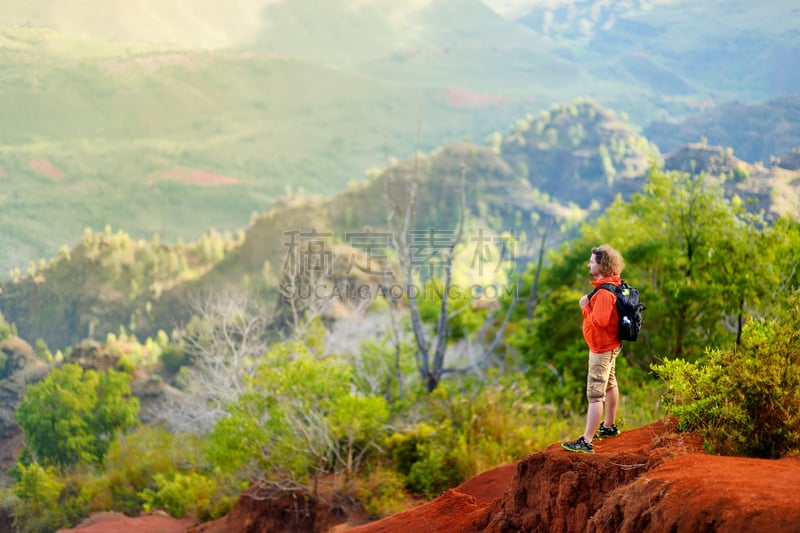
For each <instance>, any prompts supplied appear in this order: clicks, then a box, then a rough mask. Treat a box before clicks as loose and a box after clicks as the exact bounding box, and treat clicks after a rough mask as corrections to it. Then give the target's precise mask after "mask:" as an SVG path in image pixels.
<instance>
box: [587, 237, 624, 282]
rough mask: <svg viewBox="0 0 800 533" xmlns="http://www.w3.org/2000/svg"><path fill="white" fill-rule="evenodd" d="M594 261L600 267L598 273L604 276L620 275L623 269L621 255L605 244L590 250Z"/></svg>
mask: <svg viewBox="0 0 800 533" xmlns="http://www.w3.org/2000/svg"><path fill="white" fill-rule="evenodd" d="M592 254H594V260H595V261H597V264H598V265H600V273H601V274H602V275H604V276H613V275H614V274H616V275H620V274H622V270H623V269H624V268H625V261H623V259H622V254H620V253H619V252H618V251H616V250H615V249H614V248H612V247H610V246H609V245H607V244H603V245H601V246H597V247H595V248H592Z"/></svg>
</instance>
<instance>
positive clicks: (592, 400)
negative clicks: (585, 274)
mask: <svg viewBox="0 0 800 533" xmlns="http://www.w3.org/2000/svg"><path fill="white" fill-rule="evenodd" d="M588 266H589V275H590V276H591V277H592V285H594V287H595V290H594V291H593V292H592V293H589V294H584V295H583V296H581V299H580V301H579V303H580V306H581V312H582V313H583V338H584V339H585V340H586V344H588V345H589V373H588V376H587V378H586V398H587V399H588V400H589V408H588V410H587V413H586V429H585V430H584V432H583V435H581V436H580V437H578V439H577V440H574V441H570V442H562V443H561V446H562V447H563V448H564V449H565V450H569V451H571V452H582V453H594V447H593V446H592V439H593V438H608V437H616V436H617V435H619V429H617V426H616V424H615V422H616V416H617V406H618V405H619V387H618V386H617V378H616V375H615V372H614V369H615V366H616V360H617V356H618V355H619V353H620V352H621V351H622V342H620V340H619V324H618V320H619V315H618V312H617V297H616V296H615V295H614V293H612V292H611V291H609V290H598V287H600V286H601V285H603V284H604V283H610V284H612V285H620V284H621V283H622V278H620V274H622V269H623V268H625V263H624V261H623V260H622V255H620V253H619V252H618V251H616V250H615V249H613V248H611V247H610V246H608V245H603V246H598V247H597V248H592V253H591V255H590V256H589V265H588ZM604 406H605V418H604V417H603V407H604ZM598 424H600V427H599V429H598V427H597V425H598Z"/></svg>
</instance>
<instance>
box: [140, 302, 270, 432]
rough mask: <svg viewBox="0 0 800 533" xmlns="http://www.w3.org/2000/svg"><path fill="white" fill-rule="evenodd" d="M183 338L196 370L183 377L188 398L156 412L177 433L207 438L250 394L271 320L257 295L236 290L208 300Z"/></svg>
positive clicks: (177, 399)
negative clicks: (248, 382) (250, 379)
mask: <svg viewBox="0 0 800 533" xmlns="http://www.w3.org/2000/svg"><path fill="white" fill-rule="evenodd" d="M192 305H193V316H194V318H193V319H192V320H191V321H190V323H189V324H188V325H187V326H186V328H185V330H184V333H183V343H184V349H185V351H186V353H187V355H188V357H189V361H190V362H191V365H190V366H189V367H187V371H185V373H183V374H181V375H180V376H179V377H178V383H179V385H180V387H181V389H182V390H183V394H182V395H180V396H176V397H170V398H168V399H167V400H165V401H164V402H162V403H161V404H160V405H158V406H156V409H157V410H158V411H159V412H158V416H159V417H161V418H163V419H165V420H167V422H168V423H169V425H170V426H171V427H172V428H173V429H175V430H178V431H189V432H193V433H199V434H203V433H206V432H208V431H210V430H211V428H212V427H213V425H214V423H216V421H217V420H219V419H220V418H222V417H223V416H225V415H226V413H227V411H226V409H227V407H228V406H229V405H230V404H231V403H233V402H235V401H236V400H237V399H238V398H239V396H241V394H243V393H244V391H245V386H246V380H247V377H248V376H252V375H254V373H255V371H256V368H257V364H256V363H257V361H258V359H259V358H261V357H262V356H263V354H264V353H265V352H266V351H267V348H268V339H267V329H268V325H269V315H268V314H267V313H266V311H265V310H264V308H263V307H262V306H261V305H260V304H259V302H258V300H257V299H256V298H254V297H253V296H252V295H250V294H248V293H246V292H243V291H237V290H227V291H225V292H222V293H218V294H212V293H208V294H204V295H201V296H198V297H196V298H195V300H194V302H193V304H192Z"/></svg>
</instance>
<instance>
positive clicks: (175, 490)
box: [141, 472, 235, 521]
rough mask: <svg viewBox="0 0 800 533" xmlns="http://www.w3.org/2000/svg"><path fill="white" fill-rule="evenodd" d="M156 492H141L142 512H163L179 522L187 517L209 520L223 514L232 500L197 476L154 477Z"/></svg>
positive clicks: (210, 480)
mask: <svg viewBox="0 0 800 533" xmlns="http://www.w3.org/2000/svg"><path fill="white" fill-rule="evenodd" d="M154 480H155V483H156V485H157V488H156V489H155V490H150V489H145V490H144V491H142V494H141V497H142V500H143V501H144V502H145V505H144V510H145V511H148V512H149V511H151V510H153V509H157V508H159V509H166V510H167V511H168V512H169V514H170V515H172V516H174V517H176V518H180V517H182V516H185V515H187V514H191V515H192V516H194V517H196V518H198V519H199V520H202V521H207V520H213V519H215V518H219V517H220V516H222V515H224V514H225V513H227V512H228V511H229V510H230V508H231V507H232V505H233V502H234V501H235V498H234V497H232V496H226V495H224V494H223V493H222V491H221V489H220V487H219V486H218V485H217V481H216V480H215V479H214V478H213V477H207V476H204V475H202V474H200V473H197V472H188V473H186V474H182V473H180V472H176V473H175V474H173V475H165V474H156V475H155V476H154Z"/></svg>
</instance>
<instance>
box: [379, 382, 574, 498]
mask: <svg viewBox="0 0 800 533" xmlns="http://www.w3.org/2000/svg"><path fill="white" fill-rule="evenodd" d="M487 380H488V383H484V384H480V383H474V384H472V385H466V384H465V385H466V386H464V387H463V389H461V390H457V389H455V388H454V386H453V384H452V383H450V382H443V383H442V384H440V386H439V387H438V388H437V389H436V390H435V391H434V392H433V393H431V394H430V395H429V396H427V397H426V401H427V402H428V403H427V405H426V407H427V413H426V414H427V416H426V418H425V421H423V422H418V423H415V424H412V425H409V426H408V427H405V428H403V429H402V430H398V431H396V432H394V433H392V434H391V435H387V436H386V437H385V438H384V439H383V447H384V448H385V449H386V453H387V456H388V458H389V460H390V461H391V465H392V467H393V469H394V470H396V471H398V472H399V473H401V474H403V475H404V476H405V477H406V480H407V486H408V488H409V489H410V490H412V491H413V492H416V493H418V494H423V495H426V496H428V497H431V496H435V495H437V494H438V493H439V492H441V491H442V490H445V489H447V488H451V487H453V486H455V485H457V484H458V483H460V482H462V481H464V480H465V479H468V478H469V477H472V476H474V475H476V474H478V473H479V472H483V471H485V470H487V469H489V468H492V467H495V466H498V465H501V464H506V463H509V462H512V461H514V460H517V459H519V458H521V457H524V456H525V455H527V454H528V453H530V452H531V451H533V450H535V449H542V448H544V447H546V446H548V445H549V444H550V443H552V442H553V441H554V440H557V439H558V438H560V437H561V432H562V430H563V427H564V425H563V422H561V421H557V420H555V419H556V416H557V415H556V413H555V412H554V411H553V410H552V409H551V408H548V407H545V406H542V405H540V404H537V403H536V402H534V401H533V391H532V390H531V389H530V388H529V385H528V380H527V379H526V378H525V377H524V376H522V375H520V374H515V373H510V374H509V375H506V376H503V377H498V376H496V375H493V374H492V375H490V376H488V378H487Z"/></svg>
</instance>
